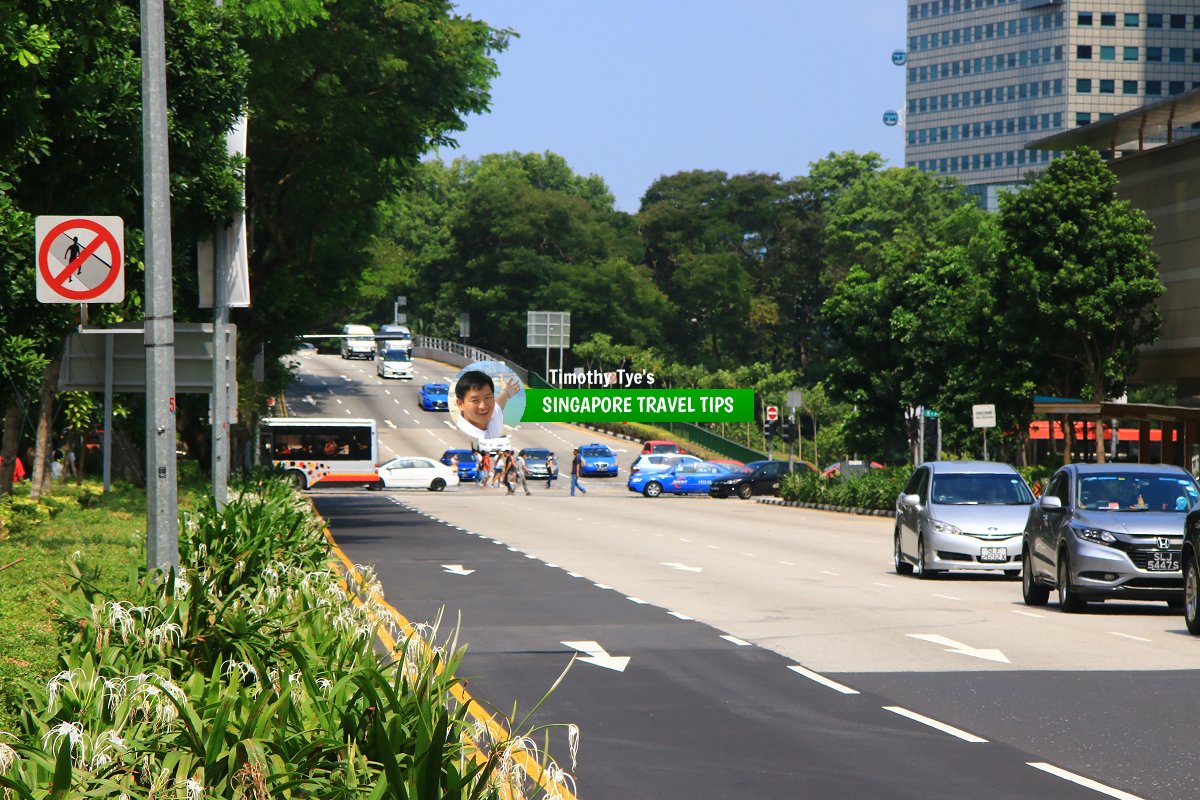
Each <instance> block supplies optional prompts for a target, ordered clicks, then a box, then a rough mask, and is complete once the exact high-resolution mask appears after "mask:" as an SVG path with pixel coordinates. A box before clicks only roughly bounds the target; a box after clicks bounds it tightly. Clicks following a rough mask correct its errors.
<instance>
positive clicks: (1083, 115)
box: [1075, 111, 1092, 128]
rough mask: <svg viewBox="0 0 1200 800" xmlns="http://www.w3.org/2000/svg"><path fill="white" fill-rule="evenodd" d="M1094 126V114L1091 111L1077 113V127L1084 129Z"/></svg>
mask: <svg viewBox="0 0 1200 800" xmlns="http://www.w3.org/2000/svg"><path fill="white" fill-rule="evenodd" d="M1091 124H1092V114H1091V112H1090V111H1076V112H1075V127H1077V128H1082V127H1083V126H1084V125H1091Z"/></svg>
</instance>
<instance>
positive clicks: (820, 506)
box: [755, 497, 896, 517]
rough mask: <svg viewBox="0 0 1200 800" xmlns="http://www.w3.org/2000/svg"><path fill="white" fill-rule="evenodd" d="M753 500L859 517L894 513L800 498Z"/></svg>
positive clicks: (763, 498)
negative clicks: (810, 501) (832, 504)
mask: <svg viewBox="0 0 1200 800" xmlns="http://www.w3.org/2000/svg"><path fill="white" fill-rule="evenodd" d="M755 500H756V501H757V502H759V503H762V504H763V505H767V506H787V507H789V508H805V509H808V510H809V511H833V512H836V513H838V514H857V515H858V516H860V517H890V516H892V515H893V514H895V513H896V512H895V511H893V510H888V509H880V508H852V507H850V506H831V505H829V504H828V503H808V502H804V501H801V500H780V499H779V498H778V497H756V498H755Z"/></svg>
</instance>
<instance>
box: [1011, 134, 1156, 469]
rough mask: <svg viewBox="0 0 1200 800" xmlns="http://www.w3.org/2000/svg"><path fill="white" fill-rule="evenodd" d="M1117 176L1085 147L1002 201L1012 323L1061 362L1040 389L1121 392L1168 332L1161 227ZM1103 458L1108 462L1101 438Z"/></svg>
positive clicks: (1099, 394) (1045, 357) (1049, 359)
mask: <svg viewBox="0 0 1200 800" xmlns="http://www.w3.org/2000/svg"><path fill="white" fill-rule="evenodd" d="M1116 182H1117V179H1116V176H1115V175H1113V173H1112V171H1111V170H1110V169H1109V168H1108V166H1107V165H1106V164H1105V163H1104V161H1103V160H1102V159H1101V158H1100V156H1099V155H1098V154H1097V153H1096V152H1095V151H1093V150H1089V149H1083V150H1075V151H1072V152H1070V153H1068V154H1067V155H1066V156H1064V157H1063V158H1061V159H1057V160H1055V161H1053V162H1051V164H1050V166H1049V167H1048V168H1047V169H1046V170H1045V171H1044V172H1042V174H1041V175H1040V176H1039V177H1038V178H1037V179H1036V180H1035V181H1034V182H1033V183H1032V184H1031V185H1030V186H1029V187H1028V188H1026V189H1024V190H1022V191H1020V192H1018V193H1016V194H1011V195H1004V196H1002V197H1001V201H1000V226H1001V228H1002V230H1003V233H1004V271H1005V272H1006V273H1007V276H1008V278H1007V281H1006V282H1005V283H1004V288H1006V290H1007V291H1006V294H1005V296H1004V297H1003V301H1004V302H1005V304H1006V306H1007V307H1008V308H1009V309H1010V313H1011V314H1013V318H1014V324H1012V325H1011V326H1010V328H1011V329H1012V330H1016V331H1022V332H1023V333H1024V336H1025V341H1024V344H1025V346H1026V347H1028V348H1030V349H1031V350H1032V351H1033V352H1034V353H1036V354H1037V355H1038V357H1039V358H1040V360H1041V361H1042V363H1043V364H1047V363H1048V364H1050V365H1052V366H1053V368H1052V369H1049V370H1043V372H1042V373H1041V380H1040V381H1039V385H1040V386H1041V387H1042V388H1044V389H1047V390H1049V391H1052V392H1053V393H1055V394H1060V395H1062V396H1072V395H1074V394H1075V393H1076V392H1080V391H1082V393H1083V394H1084V395H1085V396H1087V397H1089V398H1090V399H1092V400H1095V401H1102V400H1104V399H1106V398H1110V397H1116V396H1119V395H1121V394H1122V393H1123V392H1124V389H1125V380H1126V377H1127V376H1128V375H1129V374H1130V373H1131V372H1132V371H1133V368H1134V366H1135V364H1136V360H1137V349H1138V348H1139V347H1141V346H1142V345H1146V344H1150V343H1152V342H1154V341H1155V340H1156V339H1157V337H1158V332H1159V328H1160V325H1161V320H1160V317H1159V312H1158V308H1157V306H1156V304H1155V301H1156V300H1157V299H1158V298H1159V297H1160V296H1161V295H1162V293H1163V284H1162V280H1161V279H1160V278H1159V275H1158V260H1157V257H1156V255H1155V253H1154V251H1153V249H1152V248H1151V231H1152V225H1151V223H1150V221H1149V220H1148V219H1147V218H1146V216H1145V214H1143V213H1142V212H1141V211H1140V210H1138V209H1135V208H1133V206H1132V205H1130V204H1129V203H1128V202H1127V201H1124V200H1119V199H1118V198H1117V196H1116V191H1115V187H1116ZM1096 458H1097V460H1098V461H1100V462H1103V460H1104V445H1103V442H1102V441H1099V440H1098V441H1097V442H1096Z"/></svg>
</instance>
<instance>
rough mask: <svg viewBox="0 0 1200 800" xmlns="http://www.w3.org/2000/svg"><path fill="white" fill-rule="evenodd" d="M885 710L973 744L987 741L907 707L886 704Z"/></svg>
mask: <svg viewBox="0 0 1200 800" xmlns="http://www.w3.org/2000/svg"><path fill="white" fill-rule="evenodd" d="M883 710H884V711H890V712H892V713H893V714H899V715H900V716H902V717H908V718H909V719H911V720H913V721H914V722H919V723H921V724H922V725H928V726H929V727H931V728H934V729H935V730H939V731H941V732H942V733H948V734H950V735H951V736H956V737H958V738H959V739H962V740H963V741H964V742H971V743H973V744H979V743H986V742H987V739H984V738H983V737H980V736H976V735H975V734H973V733H967V732H966V731H964V730H962V729H961V728H956V727H954V726H953V725H947V724H946V723H944V722H938V721H937V720H936V719H931V718H930V717H927V716H925V715H924V714H918V713H917V712H915V711H909V710H908V709H907V708H901V707H900V706H884V707H883Z"/></svg>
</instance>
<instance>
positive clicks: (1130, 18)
mask: <svg viewBox="0 0 1200 800" xmlns="http://www.w3.org/2000/svg"><path fill="white" fill-rule="evenodd" d="M1140 22H1141V15H1139V14H1126V15H1125V27H1126V28H1136V27H1137V26H1138V24H1139V23H1140Z"/></svg>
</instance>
